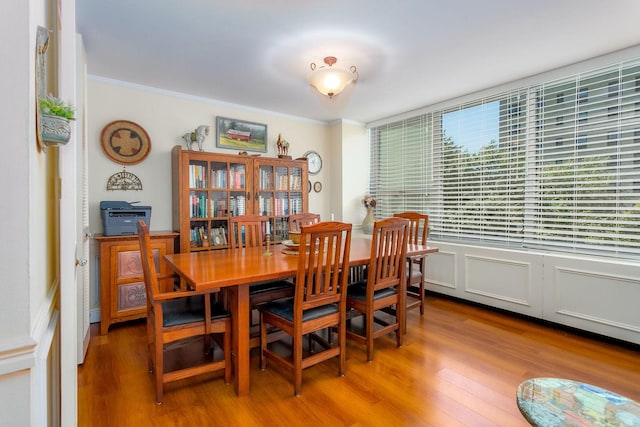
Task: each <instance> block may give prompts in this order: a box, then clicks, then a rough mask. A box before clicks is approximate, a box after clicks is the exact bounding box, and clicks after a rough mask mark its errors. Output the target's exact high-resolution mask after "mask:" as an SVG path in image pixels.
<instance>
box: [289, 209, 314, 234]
mask: <svg viewBox="0 0 640 427" xmlns="http://www.w3.org/2000/svg"><path fill="white" fill-rule="evenodd" d="M318 222H320V214H316V213H311V212H306V213H301V214H295V215H289V231H300V228H302V226H303V225H311V224H316V223H318Z"/></svg>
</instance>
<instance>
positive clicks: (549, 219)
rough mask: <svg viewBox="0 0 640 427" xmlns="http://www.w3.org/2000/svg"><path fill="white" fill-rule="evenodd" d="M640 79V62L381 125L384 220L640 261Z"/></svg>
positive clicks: (476, 239) (375, 150)
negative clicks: (419, 220) (413, 214)
mask: <svg viewBox="0 0 640 427" xmlns="http://www.w3.org/2000/svg"><path fill="white" fill-rule="evenodd" d="M639 78H640V59H638V60H635V61H629V62H626V63H621V64H616V65H614V66H611V67H605V68H602V69H598V70H594V71H590V72H586V73H582V74H579V75H576V76H571V77H569V78H566V79H559V80H554V81H549V82H544V83H542V82H541V83H538V84H533V85H531V86H527V87H523V88H520V89H517V90H513V91H510V92H507V93H501V94H497V95H495V96H492V97H487V98H483V99H478V100H475V101H473V102H468V103H465V104H462V105H456V106H451V107H448V108H446V109H440V110H433V111H429V112H427V113H426V114H423V115H421V116H419V117H414V118H412V119H407V120H403V121H400V122H397V123H391V124H387V125H384V126H380V127H376V128H373V129H372V133H371V135H372V145H371V148H372V168H371V170H372V180H371V189H370V191H371V193H372V194H373V195H375V196H376V197H377V199H378V206H379V208H376V214H377V215H378V216H379V217H387V216H391V215H392V214H393V213H394V212H399V211H404V210H415V211H419V212H425V213H428V214H429V215H430V218H429V223H430V237H431V238H437V239H441V240H445V241H464V242H470V243H474V244H490V245H508V246H514V247H522V248H540V249H547V250H559V251H570V252H576V253H596V254H611V255H616V256H621V257H632V258H640V189H639V188H638V185H637V183H638V182H640V162H639V161H638V159H639V158H640V144H638V140H640V139H639V137H638V135H640V122H639V121H638V119H637V115H636V110H637V103H639V102H640V92H637V88H638V81H639V80H638V79H639ZM612 93H615V96H611V94H612ZM587 118H588V119H587ZM398 172H399V173H398Z"/></svg>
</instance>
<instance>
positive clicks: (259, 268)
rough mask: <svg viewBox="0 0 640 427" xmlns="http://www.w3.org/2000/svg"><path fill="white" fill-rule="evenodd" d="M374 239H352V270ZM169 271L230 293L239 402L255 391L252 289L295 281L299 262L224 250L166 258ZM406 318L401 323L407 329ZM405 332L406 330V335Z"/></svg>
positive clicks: (274, 249)
mask: <svg viewBox="0 0 640 427" xmlns="http://www.w3.org/2000/svg"><path fill="white" fill-rule="evenodd" d="M371 242H372V238H371V236H368V237H367V236H357V237H352V239H351V249H350V252H349V266H350V267H357V266H364V265H367V264H369V259H370V257H371ZM437 251H438V248H436V247H432V246H428V245H417V244H413V243H410V244H408V245H407V257H419V256H426V255H428V254H430V253H434V252H437ZM164 259H165V261H166V262H167V266H168V267H170V268H171V269H173V271H175V273H176V274H177V275H178V276H179V277H180V279H181V280H182V281H183V282H184V284H185V285H186V286H187V287H188V288H189V289H193V290H196V291H203V290H205V291H206V290H211V291H212V292H213V291H216V290H218V289H222V288H226V289H228V290H229V294H230V298H229V310H230V312H231V325H232V330H231V335H232V350H231V351H232V360H233V367H234V389H235V392H236V394H237V395H238V396H242V395H247V394H249V391H250V376H249V371H250V365H249V362H250V350H251V349H250V324H249V318H250V308H249V285H250V284H252V283H256V282H262V281H265V280H272V279H285V278H289V277H294V276H295V275H296V272H297V270H298V256H297V255H295V254H292V253H291V251H288V250H286V248H285V247H284V246H283V245H279V244H276V245H271V246H270V248H269V250H267V248H266V247H264V246H263V247H253V248H244V249H235V250H231V249H219V250H208V251H194V252H184V253H175V254H168V255H165V256H164ZM405 287H406V281H405V280H401V289H400V292H399V294H400V301H399V302H398V303H399V304H405V303H406V301H405V298H406V289H405ZM405 324H406V318H403V319H400V327H401V328H404V327H405V326H404V325H405ZM401 330H404V329H401Z"/></svg>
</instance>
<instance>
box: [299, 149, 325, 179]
mask: <svg viewBox="0 0 640 427" xmlns="http://www.w3.org/2000/svg"><path fill="white" fill-rule="evenodd" d="M303 157H306V158H307V161H308V162H309V173H310V174H311V175H316V174H317V173H318V172H320V170H321V169H322V157H320V154H318V153H317V152H316V151H313V150H311V151H307V152H306V153H304V155H303Z"/></svg>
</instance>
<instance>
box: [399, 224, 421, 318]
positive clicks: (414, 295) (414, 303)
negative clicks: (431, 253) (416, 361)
mask: <svg viewBox="0 0 640 427" xmlns="http://www.w3.org/2000/svg"><path fill="white" fill-rule="evenodd" d="M393 216H394V217H398V218H406V219H408V220H409V240H408V242H409V243H414V244H416V245H423V246H425V245H426V244H427V234H428V232H429V215H426V214H421V213H418V212H402V213H396V214H393ZM407 262H408V264H407V271H406V276H407V310H412V309H414V308H418V307H420V316H424V257H423V256H420V257H414V258H409V259H408V260H407Z"/></svg>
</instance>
